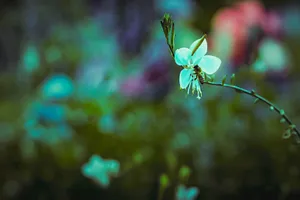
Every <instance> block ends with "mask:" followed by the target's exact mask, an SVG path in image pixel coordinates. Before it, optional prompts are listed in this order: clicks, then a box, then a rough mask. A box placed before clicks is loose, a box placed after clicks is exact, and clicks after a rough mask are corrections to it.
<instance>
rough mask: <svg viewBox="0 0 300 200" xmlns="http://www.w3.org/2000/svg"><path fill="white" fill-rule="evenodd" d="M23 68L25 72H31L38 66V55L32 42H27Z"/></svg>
mask: <svg viewBox="0 0 300 200" xmlns="http://www.w3.org/2000/svg"><path fill="white" fill-rule="evenodd" d="M22 65H23V68H24V69H25V71H26V72H29V73H31V72H33V71H35V70H37V69H38V68H39V66H40V55H39V52H38V49H37V47H36V46H35V45H34V44H29V45H28V46H27V47H26V49H25V52H24V55H23V63H22Z"/></svg>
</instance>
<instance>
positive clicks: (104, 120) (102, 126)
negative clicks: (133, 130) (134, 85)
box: [98, 114, 117, 133]
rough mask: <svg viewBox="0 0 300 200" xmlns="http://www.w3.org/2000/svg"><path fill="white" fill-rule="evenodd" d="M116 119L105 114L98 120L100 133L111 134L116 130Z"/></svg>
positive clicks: (111, 115)
mask: <svg viewBox="0 0 300 200" xmlns="http://www.w3.org/2000/svg"><path fill="white" fill-rule="evenodd" d="M116 125H117V124H116V119H115V117H114V115H113V114H106V115H103V116H101V117H100V118H99V120H98V129H99V130H100V131H101V132H105V133H112V132H114V130H115V128H116Z"/></svg>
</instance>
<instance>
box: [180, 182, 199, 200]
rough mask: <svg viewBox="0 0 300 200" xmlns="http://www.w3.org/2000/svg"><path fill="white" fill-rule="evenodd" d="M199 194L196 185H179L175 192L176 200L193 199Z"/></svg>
mask: <svg viewBox="0 0 300 200" xmlns="http://www.w3.org/2000/svg"><path fill="white" fill-rule="evenodd" d="M198 194H199V189H198V188H196V187H191V188H186V187H185V186H184V185H179V186H178V188H177V192H176V200H193V199H196V198H197V196H198Z"/></svg>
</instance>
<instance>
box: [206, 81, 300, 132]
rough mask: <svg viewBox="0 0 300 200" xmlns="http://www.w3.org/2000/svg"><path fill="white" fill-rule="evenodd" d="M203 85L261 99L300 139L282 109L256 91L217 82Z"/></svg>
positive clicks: (296, 130) (207, 82)
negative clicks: (231, 90) (224, 88)
mask: <svg viewBox="0 0 300 200" xmlns="http://www.w3.org/2000/svg"><path fill="white" fill-rule="evenodd" d="M203 84H207V85H214V86H219V87H226V88H230V89H233V90H235V91H236V92H239V93H244V94H247V95H250V96H252V97H254V98H256V99H259V100H260V101H262V102H264V103H265V104H267V105H268V106H270V107H272V108H274V110H275V111H276V112H277V113H278V114H279V115H280V116H281V117H282V118H283V119H285V121H286V122H287V123H288V124H289V125H290V126H291V127H292V130H293V131H294V132H295V133H296V135H297V136H298V137H299V138H300V132H299V130H298V129H297V128H296V126H295V125H294V124H293V123H292V121H291V120H290V118H289V117H288V116H287V115H286V114H285V113H284V112H282V110H281V109H280V108H278V107H277V106H276V105H275V104H273V103H272V102H270V101H269V100H267V99H266V98H264V97H262V96H260V95H259V94H256V92H255V91H253V90H252V91H250V90H246V89H244V88H241V87H238V86H236V85H230V84H223V83H216V82H209V81H205V82H204V83H203Z"/></svg>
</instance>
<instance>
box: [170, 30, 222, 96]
mask: <svg viewBox="0 0 300 200" xmlns="http://www.w3.org/2000/svg"><path fill="white" fill-rule="evenodd" d="M205 38H206V35H204V36H203V37H202V38H200V39H198V40H196V41H194V42H193V43H192V45H191V46H190V47H189V48H180V49H177V50H176V51H175V56H174V57H175V62H176V64H177V65H179V66H182V67H183V68H184V69H183V70H181V72H180V75H179V84H180V88H181V89H187V93H188V94H189V93H190V89H192V93H194V92H195V91H196V92H197V98H198V99H200V98H201V97H202V91H201V84H203V83H204V81H205V79H204V77H205V75H212V74H214V73H216V71H217V70H218V69H219V67H220V66H221V60H220V59H219V58H217V57H215V56H211V55H206V53H207V41H206V39H205Z"/></svg>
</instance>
